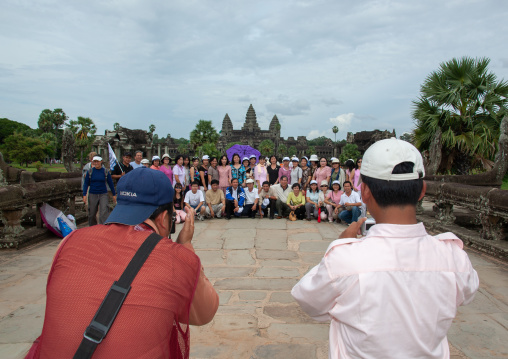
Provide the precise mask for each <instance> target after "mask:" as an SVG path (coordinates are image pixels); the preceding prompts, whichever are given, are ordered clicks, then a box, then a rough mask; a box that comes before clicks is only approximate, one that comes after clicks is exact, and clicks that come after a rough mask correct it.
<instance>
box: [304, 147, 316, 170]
mask: <svg viewBox="0 0 508 359" xmlns="http://www.w3.org/2000/svg"><path fill="white" fill-rule="evenodd" d="M305 152H307V155H308V156H307V157H309V156H310V155H314V154H316V148H315V147H314V146H309V147H307V151H305ZM309 165H310V163H309Z"/></svg>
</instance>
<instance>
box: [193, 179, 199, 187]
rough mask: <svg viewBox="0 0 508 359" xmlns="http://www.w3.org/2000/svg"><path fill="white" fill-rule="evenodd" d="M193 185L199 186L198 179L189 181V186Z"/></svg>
mask: <svg viewBox="0 0 508 359" xmlns="http://www.w3.org/2000/svg"><path fill="white" fill-rule="evenodd" d="M194 185H196V186H198V187H199V182H198V181H196V180H194V181H192V182H191V187H192V186H194Z"/></svg>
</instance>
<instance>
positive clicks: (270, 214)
mask: <svg viewBox="0 0 508 359" xmlns="http://www.w3.org/2000/svg"><path fill="white" fill-rule="evenodd" d="M90 157H91V158H90V159H91V163H90V164H89V165H87V166H88V167H87V166H85V168H84V169H83V179H84V180H83V200H84V201H85V203H86V201H87V198H86V196H87V192H89V198H88V203H89V214H90V217H89V224H90V225H94V224H97V219H96V214H97V211H99V213H100V215H99V221H98V223H104V221H105V220H106V218H107V215H108V208H109V207H108V195H107V193H108V190H110V191H111V194H112V195H113V199H115V194H116V193H115V190H114V184H113V180H115V181H118V180H119V179H120V178H121V177H122V176H124V175H125V174H127V173H129V172H130V171H132V170H134V169H137V168H141V167H148V168H151V169H153V170H158V171H161V172H162V173H164V174H165V175H166V176H167V177H168V179H169V180H170V182H171V184H172V186H173V187H174V189H175V201H174V207H175V208H174V210H175V213H176V223H181V222H184V221H185V218H186V213H185V208H186V207H190V208H192V209H194V210H195V213H196V216H197V218H198V219H199V220H204V219H205V218H215V217H217V218H221V217H224V218H226V219H230V218H232V217H242V216H243V217H249V218H256V217H257V216H258V217H259V218H270V219H274V218H275V217H276V218H278V219H280V218H288V217H289V216H290V214H292V219H295V218H296V219H299V220H303V219H307V220H308V221H310V220H311V219H312V218H314V219H316V220H318V221H319V222H321V221H326V220H328V221H329V222H333V221H336V222H340V221H344V222H346V223H351V222H355V221H357V220H358V218H359V217H360V216H362V215H365V213H366V208H365V205H364V204H363V202H362V200H361V177H360V173H361V166H362V159H361V158H358V159H357V160H356V162H355V161H354V160H352V159H350V160H347V161H346V162H345V163H344V164H342V165H341V163H340V161H339V159H337V158H334V157H333V158H331V159H330V160H328V159H326V158H325V157H321V158H318V157H317V155H312V156H310V158H307V157H305V156H304V157H302V158H301V159H299V158H298V157H296V156H294V157H292V158H289V157H283V158H282V159H280V160H279V159H278V158H277V157H276V156H275V155H272V156H270V157H269V158H266V157H264V156H258V157H256V156H255V155H251V156H249V157H243V158H241V157H240V155H239V154H237V153H235V154H233V156H232V157H231V162H230V161H229V158H228V156H226V155H223V156H220V157H210V156H208V155H205V156H202V157H201V158H199V157H192V158H189V156H184V155H177V156H176V157H175V159H174V163H173V158H171V156H170V155H168V154H164V155H162V158H161V157H159V156H153V157H152V161H151V163H149V162H148V160H146V159H143V153H142V152H141V151H137V152H136V153H135V155H134V159H133V158H132V154H131V153H130V152H126V153H124V154H123V156H122V161H120V162H118V163H117V164H116V166H115V167H114V168H113V169H112V171H111V174H109V173H108V171H107V170H106V169H105V168H103V167H102V158H100V157H99V156H97V154H96V153H93V152H92V153H90ZM101 168H102V169H101ZM94 169H95V172H94ZM90 195H91V196H90ZM276 215H277V216H276Z"/></svg>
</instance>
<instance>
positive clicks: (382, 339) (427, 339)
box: [291, 138, 479, 359]
mask: <svg viewBox="0 0 508 359" xmlns="http://www.w3.org/2000/svg"><path fill="white" fill-rule="evenodd" d="M424 175H425V172H424V168H423V160H422V157H421V155H420V153H419V152H418V150H417V149H416V148H415V147H414V146H413V145H411V144H410V143H408V142H405V141H401V140H397V139H394V138H393V139H388V140H382V141H378V142H376V143H374V144H373V145H372V146H371V147H370V148H369V149H368V150H367V151H366V152H365V155H364V157H363V167H362V174H361V176H362V181H363V183H362V185H361V186H362V199H363V201H364V202H365V203H366V204H367V206H368V208H369V211H370V213H371V214H372V216H373V217H374V219H375V220H376V223H377V224H376V225H374V226H373V227H371V228H370V230H369V232H368V235H367V236H366V237H364V238H360V239H357V238H356V233H357V231H358V229H359V228H360V226H361V224H362V223H363V222H364V221H365V219H364V218H362V219H360V221H359V222H354V223H353V224H351V225H350V226H349V228H347V229H346V230H345V231H344V232H343V233H342V234H341V236H340V238H342V239H338V240H336V241H334V242H332V243H331V244H330V246H329V247H328V250H327V251H326V254H325V256H324V258H323V259H322V260H321V263H320V264H319V265H317V266H316V267H314V268H313V269H311V270H310V272H309V273H307V274H306V275H305V276H304V277H303V278H302V279H301V280H300V282H299V283H297V284H296V285H295V286H294V288H293V290H292V291H291V294H292V295H293V297H294V298H295V299H296V300H297V302H298V303H299V304H300V306H301V307H302V309H303V310H304V311H305V312H307V313H308V314H309V315H310V316H311V317H312V318H314V319H316V320H319V321H328V320H331V325H330V344H329V348H330V353H329V358H332V359H336V358H376V359H378V358H390V359H392V358H394V359H397V358H401V359H407V358H436V359H437V358H449V357H450V352H449V346H448V341H447V339H446V333H447V332H448V329H449V328H450V326H451V324H452V321H453V318H454V317H455V314H456V311H457V307H458V306H459V305H465V304H468V303H470V302H471V301H472V300H473V298H474V293H475V292H476V290H477V289H478V285H479V283H478V275H477V273H476V271H475V270H474V269H473V267H472V265H471V262H470V261H469V258H468V256H467V254H466V253H465V252H464V251H463V249H462V241H461V240H460V239H458V238H457V237H456V236H455V235H454V234H452V233H443V234H440V235H437V236H430V235H428V234H427V232H426V230H425V227H424V226H423V224H422V223H418V222H417V220H416V204H417V203H418V200H419V199H421V198H422V197H423V196H424V194H425V189H426V184H425V182H424V181H423V176H424Z"/></svg>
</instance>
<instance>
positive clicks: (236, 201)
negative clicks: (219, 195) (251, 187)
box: [226, 178, 245, 219]
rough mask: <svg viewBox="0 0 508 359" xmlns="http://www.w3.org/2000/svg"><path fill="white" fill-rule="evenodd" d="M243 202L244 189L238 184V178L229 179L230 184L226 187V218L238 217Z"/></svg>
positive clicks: (241, 210) (240, 213)
mask: <svg viewBox="0 0 508 359" xmlns="http://www.w3.org/2000/svg"><path fill="white" fill-rule="evenodd" d="M244 202H245V191H244V190H243V188H242V187H240V186H238V179H237V178H233V179H232V180H231V186H230V187H228V188H227V189H226V219H231V216H232V215H234V216H236V217H240V216H241V215H242V212H243V205H244Z"/></svg>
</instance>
